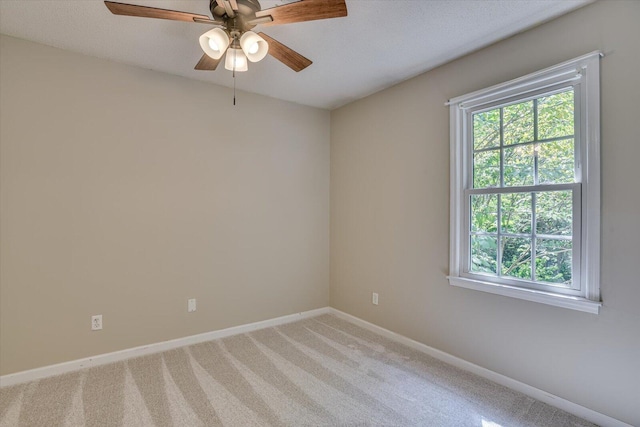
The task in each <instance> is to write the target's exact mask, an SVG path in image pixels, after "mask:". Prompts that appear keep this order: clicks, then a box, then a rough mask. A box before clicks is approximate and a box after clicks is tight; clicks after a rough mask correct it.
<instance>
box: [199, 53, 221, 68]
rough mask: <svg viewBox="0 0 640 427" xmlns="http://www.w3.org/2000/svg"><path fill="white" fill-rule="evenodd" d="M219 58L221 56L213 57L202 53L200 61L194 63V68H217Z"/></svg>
mask: <svg viewBox="0 0 640 427" xmlns="http://www.w3.org/2000/svg"><path fill="white" fill-rule="evenodd" d="M221 59H222V58H220V59H213V58H212V57H210V56H209V55H207V54H206V53H205V54H204V55H202V58H200V61H198V63H197V64H196V68H195V69H196V70H201V71H213V70H215V69H216V68H218V64H219V63H220V60H221Z"/></svg>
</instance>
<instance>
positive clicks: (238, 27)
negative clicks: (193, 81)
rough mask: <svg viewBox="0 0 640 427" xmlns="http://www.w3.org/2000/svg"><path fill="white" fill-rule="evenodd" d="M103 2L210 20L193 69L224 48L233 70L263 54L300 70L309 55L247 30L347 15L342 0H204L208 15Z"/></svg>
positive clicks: (118, 9) (130, 12)
mask: <svg viewBox="0 0 640 427" xmlns="http://www.w3.org/2000/svg"><path fill="white" fill-rule="evenodd" d="M105 5H106V6H107V8H108V9H109V10H110V11H111V13H113V14H114V15H125V16H138V17H144V18H157V19H169V20H174V21H184V22H192V23H199V24H210V25H214V26H215V27H216V28H213V29H212V30H209V31H207V32H206V33H204V34H202V35H201V36H200V39H199V42H200V47H201V48H202V50H203V51H204V55H203V56H202V58H200V61H199V62H198V64H197V65H196V67H195V69H196V70H207V71H213V70H215V69H216V68H217V67H218V64H219V63H220V61H221V59H222V56H223V55H224V54H225V52H226V54H227V56H226V59H225V68H226V69H228V70H231V71H234V72H235V71H247V69H248V66H247V62H248V61H251V62H258V61H261V60H262V59H264V57H265V56H266V55H267V54H270V55H271V56H272V57H273V58H275V59H277V60H278V61H280V62H282V63H283V64H284V65H286V66H287V67H289V68H291V69H292V70H294V71H296V72H299V71H302V70H303V69H305V68H306V67H308V66H309V65H311V64H312V62H311V61H310V60H309V59H307V58H305V57H304V56H302V55H300V54H299V53H298V52H296V51H294V50H293V49H291V48H289V47H287V46H285V45H284V44H282V43H280V42H278V41H277V40H274V39H273V38H271V37H269V36H267V35H266V34H264V33H259V34H257V33H255V32H253V31H251V30H252V29H253V28H254V27H255V26H256V25H279V24H289V23H294V22H303V21H313V20H318V19H328V18H338V17H343V16H347V5H346V3H345V0H300V1H297V2H294V3H288V4H284V5H281V6H276V7H272V8H269V9H265V10H262V8H261V6H260V2H259V1H258V0H210V3H209V9H210V10H211V15H212V16H213V19H211V18H210V17H208V16H206V15H200V14H194V13H188V12H179V11H174V10H167V9H158V8H154V7H147V6H138V5H132V4H125V3H115V2H112V1H105Z"/></svg>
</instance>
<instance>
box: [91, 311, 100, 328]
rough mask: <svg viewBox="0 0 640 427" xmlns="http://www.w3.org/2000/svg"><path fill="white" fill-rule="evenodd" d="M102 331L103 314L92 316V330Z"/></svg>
mask: <svg viewBox="0 0 640 427" xmlns="http://www.w3.org/2000/svg"><path fill="white" fill-rule="evenodd" d="M100 329H102V314H97V315H95V316H91V330H92V331H99V330H100Z"/></svg>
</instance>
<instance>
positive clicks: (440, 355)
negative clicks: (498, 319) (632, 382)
mask: <svg viewBox="0 0 640 427" xmlns="http://www.w3.org/2000/svg"><path fill="white" fill-rule="evenodd" d="M329 312H330V313H331V314H334V315H336V316H337V317H340V318H342V319H344V320H347V321H349V322H351V323H355V324H357V325H358V326H361V327H363V328H365V329H368V330H370V331H372V332H375V333H377V334H379V335H382V336H384V337H386V338H389V339H392V340H394V341H397V342H400V343H401V344H404V345H406V346H408V347H411V348H413V349H416V350H418V351H421V352H423V353H426V354H428V355H429V356H431V357H435V358H436V359H438V360H441V361H443V362H445V363H448V364H449V365H453V366H455V367H457V368H460V369H464V370H465V371H468V372H471V373H474V374H476V375H478V376H480V377H483V378H486V379H488V380H490V381H493V382H494V383H498V384H500V385H503V386H505V387H508V388H510V389H512V390H515V391H518V392H520V393H522V394H526V395H527V396H530V397H532V398H534V399H536V400H539V401H541V402H544V403H546V404H548V405H551V406H554V407H556V408H559V409H562V410H563V411H566V412H569V413H570V414H574V415H576V416H578V417H580V418H583V419H585V420H587V421H590V422H592V423H594V424H597V425H599V426H602V427H633V426H631V425H629V424H626V423H624V422H622V421H619V420H617V419H615V418H612V417H609V416H608V415H604V414H601V413H600V412H596V411H594V410H592V409H589V408H585V407H584V406H580V405H578V404H577V403H573V402H570V401H568V400H566V399H563V398H561V397H558V396H555V395H553V394H551V393H547V392H546V391H543V390H540V389H539V388H535V387H533V386H530V385H528V384H525V383H523V382H520V381H517V380H514V379H513V378H509V377H507V376H505V375H502V374H499V373H497V372H494V371H491V370H489V369H486V368H483V367H481V366H478V365H476V364H473V363H471V362H467V361H466V360H464V359H460V358H459V357H456V356H453V355H451V354H449V353H445V352H444V351H440V350H437V349H435V348H433V347H429V346H428V345H426V344H422V343H420V342H418V341H414V340H412V339H411V338H407V337H405V336H403V335H400V334H397V333H395V332H392V331H390V330H388V329H384V328H382V327H380V326H377V325H374V324H373V323H369V322H367V321H366V320H362V319H360V318H358V317H355V316H352V315H350V314H347V313H345V312H342V311H340V310H337V309H335V308H329Z"/></svg>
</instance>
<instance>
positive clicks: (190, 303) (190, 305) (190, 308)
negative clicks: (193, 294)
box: [187, 298, 196, 313]
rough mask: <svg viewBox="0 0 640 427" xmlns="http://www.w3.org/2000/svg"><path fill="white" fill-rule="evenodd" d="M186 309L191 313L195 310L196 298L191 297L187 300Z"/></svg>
mask: <svg viewBox="0 0 640 427" xmlns="http://www.w3.org/2000/svg"><path fill="white" fill-rule="evenodd" d="M187 311H188V312H189V313H192V312H194V311H196V299H195V298H192V299H190V300H189V301H187Z"/></svg>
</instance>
